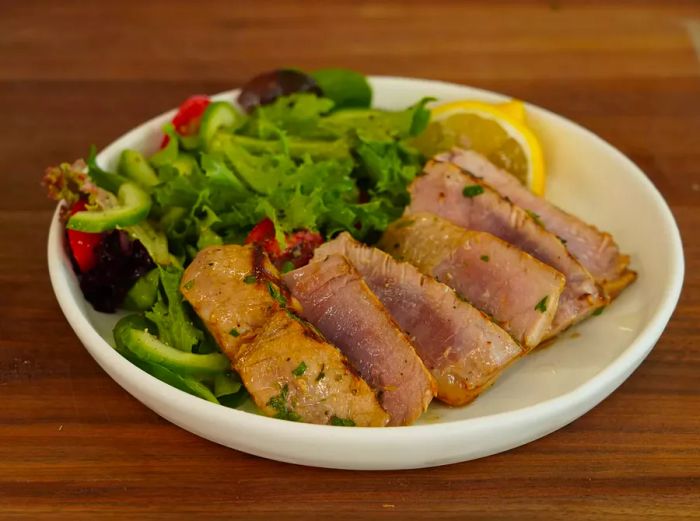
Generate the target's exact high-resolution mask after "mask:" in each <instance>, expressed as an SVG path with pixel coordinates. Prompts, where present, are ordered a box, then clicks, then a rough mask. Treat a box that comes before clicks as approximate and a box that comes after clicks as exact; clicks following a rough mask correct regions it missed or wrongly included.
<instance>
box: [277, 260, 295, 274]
mask: <svg viewBox="0 0 700 521" xmlns="http://www.w3.org/2000/svg"><path fill="white" fill-rule="evenodd" d="M293 269H294V263H293V262H292V261H284V263H283V264H282V269H280V271H281V272H282V273H289V272H290V271H292V270H293Z"/></svg>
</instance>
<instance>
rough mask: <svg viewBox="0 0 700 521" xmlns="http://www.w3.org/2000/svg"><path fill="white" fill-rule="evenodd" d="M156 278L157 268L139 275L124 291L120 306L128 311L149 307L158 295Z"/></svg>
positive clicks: (157, 276) (157, 274)
mask: <svg viewBox="0 0 700 521" xmlns="http://www.w3.org/2000/svg"><path fill="white" fill-rule="evenodd" d="M158 279H159V271H158V268H155V269H152V270H151V271H149V272H148V273H146V274H145V275H144V276H142V277H140V278H139V279H138V280H137V281H136V282H135V283H134V285H133V286H131V289H129V291H128V292H127V293H126V297H124V303H123V304H122V307H123V308H124V309H128V310H129V311H146V310H147V309H150V308H151V307H152V306H153V304H154V302H155V301H156V297H157V296H158Z"/></svg>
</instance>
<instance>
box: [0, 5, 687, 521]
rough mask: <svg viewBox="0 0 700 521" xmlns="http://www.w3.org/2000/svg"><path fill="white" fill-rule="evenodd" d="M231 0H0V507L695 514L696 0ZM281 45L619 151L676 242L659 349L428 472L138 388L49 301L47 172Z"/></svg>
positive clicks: (213, 87) (86, 513)
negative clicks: (165, 415) (213, 436)
mask: <svg viewBox="0 0 700 521" xmlns="http://www.w3.org/2000/svg"><path fill="white" fill-rule="evenodd" d="M238 4H239V5H234V4H233V3H229V2H224V1H205V2H191V1H190V2H171V1H166V0H161V1H156V2H148V1H145V0H140V1H122V2H113V3H111V5H110V4H108V3H107V2H87V1H83V2H77V1H76V2H73V1H65V2H50V1H45V2H39V1H31V0H16V1H11V0H10V1H7V0H2V1H0V118H2V130H0V176H1V177H0V179H1V180H2V185H1V186H2V195H3V196H2V198H0V289H1V290H2V291H1V292H0V294H1V295H2V297H0V399H1V404H0V519H13V518H21V519H38V518H43V517H46V518H66V519H106V518H112V517H113V518H121V519H123V518H137V519H161V518H162V519H165V518H171V517H173V516H171V515H170V514H175V515H174V518H178V517H180V516H182V517H187V518H192V519H194V518H200V519H215V518H222V519H223V518H236V517H239V518H242V519H281V518H287V517H296V516H301V515H303V514H311V516H310V517H311V518H320V519H325V518H331V516H332V518H334V519H338V520H340V519H350V518H355V517H358V516H359V517H360V518H367V519H375V518H377V519H378V518H386V519H401V520H403V519H413V518H426V519H464V518H467V517H472V518H475V519H514V518H519V519H536V518H542V519H567V520H574V519H610V520H615V519H626V518H628V517H629V518H634V519H668V520H678V519H700V325H699V324H700V4H699V3H698V2H694V1H690V2H684V3H678V2H656V3H652V2H632V1H627V2H620V3H606V2H602V1H601V2H599V3H593V4H589V5H586V4H583V3H581V4H578V3H571V2H568V1H563V0H562V1H557V0H551V1H550V2H545V1H540V2H514V1H513V2H508V3H503V4H500V3H499V4H497V5H495V3H492V2H487V1H481V2H472V3H467V2H457V1H454V2H452V1H447V0H440V1H437V0H433V1H431V2H419V1H416V2H401V3H400V2H363V1H357V0H356V1H347V2H337V3H336V2H330V1H327V2H319V3H306V2H304V3H302V2H298V3H295V2H277V1H275V2H245V3H244V2H239V3H238ZM254 4H255V6H254ZM281 65H296V66H299V67H302V68H316V67H321V66H331V65H335V66H345V67H351V68H357V69H360V70H362V71H364V72H366V73H378V74H391V75H407V76H418V77H426V78H435V79H441V80H448V81H455V82H460V83H468V84H471V85H475V86H478V87H483V88H487V89H493V90H497V91H501V92H505V93H508V94H510V95H512V96H516V97H518V98H522V99H525V100H528V101H531V102H534V103H536V104H539V105H541V106H543V107H546V108H548V109H551V110H553V111H555V112H558V113H561V114H563V115H565V116H567V117H569V118H571V119H573V120H575V121H577V122H579V123H581V124H583V125H584V126H586V127H588V128H590V129H591V130H593V131H594V132H596V133H598V134H599V135H601V136H602V137H603V138H605V139H606V140H608V141H609V142H611V143H612V144H614V145H615V146H617V147H618V148H620V149H621V150H622V151H623V152H625V153H626V154H627V155H629V156H630V157H631V158H632V159H633V160H634V161H635V162H636V163H637V164H638V165H639V166H640V167H641V168H642V169H643V170H644V171H645V172H646V173H647V174H648V175H649V177H650V178H651V180H652V181H653V182H654V183H655V184H656V186H657V187H658V188H659V190H661V192H662V193H663V195H664V196H665V197H666V199H667V200H668V201H669V203H670V204H671V207H672V209H673V211H674V214H675V216H676V218H677V220H678V222H679V225H680V227H681V232H682V234H683V238H684V241H685V251H686V261H687V275H686V285H685V289H684V292H683V295H682V297H681V301H680V304H679V306H678V309H677V311H676V313H675V315H674V317H673V319H672V320H671V322H670V324H669V326H668V329H667V330H666V332H665V333H664V335H663V336H662V338H661V340H660V341H659V343H658V345H657V346H656V348H655V349H654V351H653V352H652V354H651V355H650V356H649V358H648V359H647V360H646V361H645V362H644V363H643V365H642V366H641V367H640V368H639V370H637V371H636V372H635V373H634V375H633V376H632V377H631V378H630V379H629V380H628V381H627V382H626V383H624V384H623V385H622V387H621V388H620V389H619V390H618V391H616V392H615V393H614V394H613V395H612V396H611V397H610V398H608V399H607V400H605V401H604V402H603V403H602V404H600V405H599V406H598V407H596V408H595V409H594V410H592V411H591V412H589V413H588V414H587V415H585V416H584V417H583V418H581V419H579V420H577V421H575V422H574V423H573V424H571V425H569V426H568V427H566V428H564V429H561V430H560V431H558V432H556V433H554V434H551V435H550V436H547V437H546V438H544V439H541V440H539V441H536V442H534V443H531V444H529V445H527V446H524V447H521V448H519V449H516V450H512V451H509V452H507V453H504V454H499V455H497V456H492V457H489V458H485V459H482V460H478V461H472V462H468V463H463V464H457V465H451V466H447V467H442V468H434V469H426V470H415V471H402V472H375V473H372V472H345V471H334V470H324V469H314V468H304V467H298V466H292V465H287V464H282V463H277V462H274V461H267V460H264V459H260V458H257V457H253V456H249V455H247V454H242V453H238V452H236V451H233V450H230V449H227V448H224V447H220V446H218V445H215V444H213V443H210V442H208V441H205V440H203V439H200V438H198V437H196V436H194V435H192V434H190V433H188V432H185V431H184V430H181V429H179V428H177V427H175V426H174V425H171V424H170V423H168V422H166V421H164V420H162V419H161V418H159V417H158V416H157V415H155V414H154V413H152V412H151V411H150V410H148V409H146V408H145V407H143V406H142V405H141V404H140V403H138V402H137V401H136V400H135V399H134V398H132V397H131V396H130V395H129V394H127V393H126V392H125V391H123V390H122V389H121V388H120V387H119V386H118V385H117V384H116V383H114V382H113V381H112V380H111V379H110V378H109V377H108V376H107V375H106V374H105V373H104V372H103V371H102V370H101V369H100V368H99V367H98V366H97V364H95V362H94V361H93V360H92V359H91V358H90V356H89V355H88V354H87V352H86V351H85V349H84V348H83V347H82V346H81V344H80V342H79V341H78V340H77V338H76V337H75V335H74V334H73V332H72V331H71V329H70V327H69V326H68V324H67V322H66V321H65V319H64V318H63V315H62V314H61V311H60V310H59V308H58V305H57V304H56V301H55V298H54V296H53V293H52V291H51V288H50V285H49V280H48V275H47V269H46V257H45V253H44V252H45V247H46V234H47V226H48V223H49V220H50V216H51V212H52V207H53V205H52V204H51V203H50V202H49V201H48V200H47V199H46V198H45V195H44V194H43V191H42V189H41V187H40V186H39V178H40V176H41V174H42V172H43V169H44V167H46V166H47V165H50V164H55V163H58V162H60V161H62V160H69V159H73V158H76V157H79V156H82V155H84V154H85V153H86V150H87V148H88V146H89V145H90V144H91V143H94V144H96V145H97V146H98V147H102V146H104V145H106V144H107V143H109V142H110V141H111V140H112V139H113V138H115V137H117V136H118V135H120V134H121V133H122V132H124V131H125V130H127V129H129V128H130V127H132V126H133V125H135V124H137V123H139V122H140V121H142V120H144V119H146V118H148V117H150V116H152V115H154V114H157V113H159V112H161V111H163V110H165V109H168V108H170V107H172V106H174V105H176V104H177V103H178V102H179V101H180V100H182V99H183V98H184V97H185V96H187V95H188V94H191V93H197V92H217V91H221V90H225V89H228V88H231V87H232V86H236V85H240V84H241V82H243V81H244V80H245V79H247V78H249V77H250V76H251V75H253V74H254V73H256V72H259V71H263V70H267V69H271V68H274V67H277V66H281ZM621 204H622V203H621ZM632 210H633V209H630V211H632ZM649 240H654V238H653V237H650V238H649Z"/></svg>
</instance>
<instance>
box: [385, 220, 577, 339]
mask: <svg viewBox="0 0 700 521" xmlns="http://www.w3.org/2000/svg"><path fill="white" fill-rule="evenodd" d="M379 246H380V247H381V248H382V249H383V250H385V251H387V252H388V253H390V254H391V255H392V256H394V257H396V258H397V259H399V260H405V261H408V262H410V263H411V264H414V265H415V266H416V267H417V268H418V269H419V270H421V271H422V272H423V273H425V274H427V275H431V276H433V277H435V278H436V279H438V280H439V281H440V282H444V283H445V284H447V285H448V286H450V287H451V288H454V289H455V290H456V291H457V292H458V293H459V294H460V295H461V296H463V298H465V299H466V300H467V301H469V302H470V303H471V304H473V305H474V306H476V307H477V308H479V309H481V310H482V311H485V312H486V313H488V314H489V315H491V316H492V317H493V319H494V320H495V321H496V322H497V323H498V324H499V325H500V326H501V327H502V328H503V329H505V330H506V331H508V332H509V333H510V334H511V335H512V336H513V337H514V338H515V339H516V340H517V341H518V342H520V343H521V344H522V345H523V346H524V347H526V348H528V349H530V348H532V347H534V346H536V345H537V344H538V343H539V342H540V341H541V340H542V338H543V337H544V335H545V334H546V333H547V331H548V330H549V328H550V325H551V323H552V320H553V318H554V316H555V313H556V310H557V304H558V303H559V297H560V295H561V292H562V290H563V288H564V277H563V276H562V275H561V273H559V272H558V271H556V270H555V269H554V268H552V267H551V266H547V265H546V264H544V263H542V262H540V261H538V260H537V259H535V258H533V257H531V256H530V255H528V254H527V253H524V252H522V251H521V250H519V249H518V248H516V247H515V246H512V245H510V244H508V243H506V242H504V241H502V240H500V239H498V238H497V237H494V236H493V235H491V234H489V233H484V232H474V231H469V230H465V229H464V228H461V227H459V226H456V225H454V224H452V223H451V222H449V221H446V220H445V219H442V218H440V217H437V216H435V215H432V214H428V213H417V214H414V215H408V216H405V217H403V218H401V219H399V220H398V221H396V222H394V223H392V224H391V225H390V226H389V227H388V228H387V230H386V231H385V232H384V235H383V237H382V239H381V240H380V242H379Z"/></svg>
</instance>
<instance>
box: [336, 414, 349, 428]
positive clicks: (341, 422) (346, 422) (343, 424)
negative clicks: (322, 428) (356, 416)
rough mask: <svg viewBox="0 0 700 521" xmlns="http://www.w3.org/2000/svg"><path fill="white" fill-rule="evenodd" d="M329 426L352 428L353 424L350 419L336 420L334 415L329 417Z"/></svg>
mask: <svg viewBox="0 0 700 521" xmlns="http://www.w3.org/2000/svg"><path fill="white" fill-rule="evenodd" d="M330 424H331V425H337V426H339V427H354V426H355V422H354V421H352V420H351V419H350V418H338V417H337V416H336V415H335V414H334V415H333V416H331V421H330Z"/></svg>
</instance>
